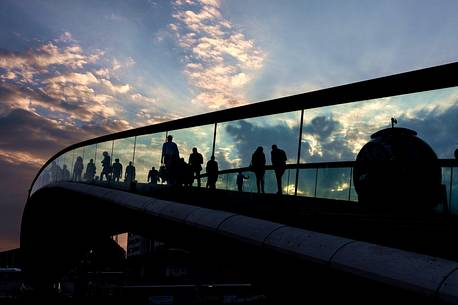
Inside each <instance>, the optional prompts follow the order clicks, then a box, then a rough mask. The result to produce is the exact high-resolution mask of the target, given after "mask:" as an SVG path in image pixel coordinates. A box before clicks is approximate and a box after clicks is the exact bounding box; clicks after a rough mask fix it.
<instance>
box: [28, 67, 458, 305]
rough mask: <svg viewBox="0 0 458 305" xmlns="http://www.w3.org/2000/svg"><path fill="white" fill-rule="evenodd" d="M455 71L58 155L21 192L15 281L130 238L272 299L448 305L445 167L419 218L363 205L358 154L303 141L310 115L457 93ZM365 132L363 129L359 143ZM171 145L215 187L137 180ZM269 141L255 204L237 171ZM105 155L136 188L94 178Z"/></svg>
mask: <svg viewBox="0 0 458 305" xmlns="http://www.w3.org/2000/svg"><path fill="white" fill-rule="evenodd" d="M457 72H458V63H452V64H447V65H443V66H437V67H432V68H428V69H423V70H418V71H412V72H407V73H403V74H398V75H392V76H387V77H382V78H378V79H373V80H368V81H363V82H358V83H354V84H349V85H343V86H339V87H334V88H329V89H323V90H319V91H314V92H309V93H304V94H300V95H295V96H290V97H285V98H280V99H276V100H270V101H266V102H260V103H255V104H250V105H245V106H241V107H237V108H233V109H227V110H221V111H217V112H213V113H207V114H203V115H197V116H193V117H188V118H183V119H179V120H175V121H169V122H164V123H160V124H156V125H151V126H146V127H142V128H137V129H132V130H127V131H123V132H119V133H114V134H110V135H106V136H102V137H99V138H95V139H91V140H88V141H84V142H81V143H78V144H75V145H72V146H70V147H67V148H65V149H64V150H62V151H61V152H59V153H57V154H56V155H55V156H53V157H52V158H51V159H50V160H48V161H47V162H46V164H44V165H43V167H42V168H41V169H40V171H39V172H38V174H37V176H36V177H35V179H34V181H33V183H32V185H31V188H30V191H29V198H28V201H27V204H26V207H25V210H24V214H23V219H22V227H21V250H22V252H23V261H24V271H25V272H26V274H27V275H28V277H29V279H30V281H31V282H32V283H34V284H35V285H37V286H39V285H46V284H47V283H52V282H53V281H55V280H56V279H58V278H59V277H61V276H62V275H63V274H65V272H66V271H68V270H69V269H71V267H72V266H74V265H75V264H76V263H77V262H78V261H79V260H80V259H81V258H82V257H83V256H84V253H86V252H87V251H88V250H89V249H91V247H93V246H94V245H95V244H97V243H98V242H100V240H102V239H104V238H107V237H109V236H112V235H116V234H119V233H123V232H135V233H137V234H141V235H143V236H147V237H150V238H152V239H157V240H162V241H168V242H171V243H174V244H177V245H179V246H180V247H184V248H186V249H192V251H195V252H196V253H199V255H200V256H202V257H204V258H205V259H207V260H208V262H212V261H218V262H224V263H227V264H238V265H239V267H240V266H241V269H242V270H244V272H245V273H246V277H247V278H249V279H251V280H253V281H255V282H259V283H261V285H262V286H263V287H267V288H266V289H267V290H268V291H272V293H273V294H275V292H273V291H281V292H278V294H282V293H283V291H288V295H290V296H295V297H297V296H298V295H300V294H303V293H304V291H306V292H307V293H309V294H310V295H311V296H312V295H313V296H314V297H320V298H322V299H323V300H326V299H328V300H330V299H331V298H334V297H338V298H341V299H345V298H346V299H348V300H352V301H355V300H356V301H361V302H366V301H368V300H369V299H366V298H365V297H363V295H366V294H372V295H373V296H374V295H377V297H376V300H372V299H370V301H379V302H380V303H381V302H386V301H387V300H390V298H391V300H392V299H393V298H395V297H396V300H410V301H411V300H414V301H417V302H423V303H431V302H436V301H437V302H439V301H440V302H445V303H458V271H457V269H458V262H457V261H458V251H457V250H456V249H455V247H453V246H452V245H453V241H454V240H455V238H456V237H455V234H456V232H457V223H458V222H457V221H456V214H457V213H458V191H457V190H458V188H457V185H458V183H457V182H456V177H455V178H454V176H453V175H454V170H455V171H456V167H457V164H456V160H454V159H439V160H438V166H439V167H440V170H441V176H442V177H441V185H442V186H443V191H444V192H443V196H441V197H440V200H439V199H438V200H437V202H434V205H433V207H432V208H430V209H424V208H420V206H421V205H422V204H421V203H420V202H416V201H415V202H410V203H408V204H407V203H406V205H405V207H404V208H401V207H399V206H394V207H393V206H392V205H390V204H388V203H387V205H386V207H383V206H380V205H371V204H370V202H363V201H362V200H360V199H361V198H359V196H358V193H357V191H356V189H355V182H357V181H355V180H354V178H355V166H356V165H357V163H356V161H354V158H355V155H356V153H355V155H354V156H353V160H342V159H344V158H345V157H341V158H340V159H339V158H338V160H332V161H325V160H319V162H317V161H316V159H317V156H319V155H320V152H318V153H314V154H313V153H310V150H311V149H313V148H312V146H311V145H310V144H309V142H310V141H313V139H309V138H307V135H306V134H307V132H308V133H309V135H310V134H311V133H313V131H312V132H310V130H311V129H312V128H313V126H312V124H311V123H310V122H309V121H307V118H308V117H310V116H309V114H310V113H313V114H314V117H321V118H323V117H325V116H319V115H317V113H318V114H319V113H320V111H327V110H326V109H337V110H335V111H348V112H349V113H350V114H351V111H356V110H357V109H358V108H360V107H362V106H363V105H369V104H371V103H375V102H380V101H383V102H384V103H386V105H391V104H396V103H399V104H401V105H403V107H408V106H409V104H408V103H409V102H411V101H412V100H425V101H426V102H431V103H433V102H434V99H433V98H434V97H437V96H443V95H444V94H451V93H452V94H455V95H454V96H456V93H457V92H458V89H457V85H458V78H457V77H456V75H458V73H457ZM332 107H334V108H332ZM374 115H375V114H374ZM387 116H388V117H391V115H390V114H389V113H387ZM326 123H327V121H326V119H324V121H318V122H317V124H318V126H319V125H320V124H326ZM375 131H376V130H372V131H370V130H368V131H367V133H368V134H367V140H368V135H369V134H370V133H372V132H375ZM314 132H316V131H314ZM168 135H173V138H174V141H175V142H176V143H177V144H178V147H179V149H180V152H181V154H182V155H184V156H186V157H187V156H188V154H189V153H190V152H191V150H192V148H193V147H197V148H198V149H199V150H200V152H201V153H202V154H203V155H204V159H205V160H207V159H209V158H210V156H214V157H215V158H216V161H218V162H219V165H220V166H219V169H220V170H219V173H218V180H217V182H216V189H208V188H206V187H205V186H206V184H207V179H208V176H207V175H206V174H203V175H202V177H201V180H202V187H197V186H195V185H194V186H181V185H176V184H173V185H171V184H170V183H169V184H167V183H164V184H160V183H159V184H156V183H148V171H149V170H150V169H151V167H153V166H155V167H157V168H159V166H160V164H161V152H162V144H163V143H164V141H165V139H166V137H167V136H168ZM337 140H338V139H337V138H336V139H335V141H336V142H337ZM271 144H278V145H279V147H280V148H281V149H284V150H285V151H286V154H287V156H288V164H287V166H286V171H285V173H284V175H283V179H282V185H281V191H282V193H283V194H282V195H278V194H275V193H276V192H277V185H276V181H275V174H274V169H273V168H272V166H267V167H266V174H265V191H266V194H262V193H261V194H258V193H257V192H256V191H257V190H256V186H255V181H256V178H255V176H254V175H253V173H252V172H251V168H249V167H247V165H248V164H249V161H250V157H251V153H252V152H253V151H254V150H255V149H256V147H258V146H260V145H261V146H264V147H270V145H271ZM267 145H269V146H267ZM248 152H249V153H248ZM104 153H106V154H108V156H109V157H110V159H109V160H110V161H109V162H110V164H111V165H112V164H113V162H115V161H114V160H115V159H119V160H120V162H121V163H122V164H123V165H124V166H126V165H127V164H128V163H129V162H132V165H133V166H135V168H136V176H135V178H133V179H131V181H127V182H119V181H114V179H113V177H111V178H110V179H106V177H105V179H103V177H102V175H100V174H101V171H102V166H101V162H102V160H104V158H105V156H104ZM336 153H339V150H336ZM79 158H81V161H82V162H83V164H84V167H85V168H86V167H87V164H88V162H89V160H91V159H92V160H93V163H94V165H95V166H96V174H95V175H93V176H91V175H89V176H88V175H83V176H81V173H80V174H78V173H76V172H75V169H76V167H75V162H76V161H77V160H78V159H79ZM418 166H421V164H419V165H418ZM238 172H243V173H244V174H245V175H246V176H248V179H247V180H246V181H245V185H244V189H243V192H238V191H237V186H236V183H235V180H236V175H237V173H238ZM121 180H123V179H121ZM393 200H395V198H393ZM297 279H300V280H297ZM279 287H280V288H279ZM363 292H364V293H363ZM291 298H292V297H291Z"/></svg>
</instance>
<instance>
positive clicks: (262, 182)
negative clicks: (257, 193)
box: [261, 173, 265, 194]
mask: <svg viewBox="0 0 458 305" xmlns="http://www.w3.org/2000/svg"><path fill="white" fill-rule="evenodd" d="M261 191H262V193H263V194H264V193H265V192H264V173H262V176H261Z"/></svg>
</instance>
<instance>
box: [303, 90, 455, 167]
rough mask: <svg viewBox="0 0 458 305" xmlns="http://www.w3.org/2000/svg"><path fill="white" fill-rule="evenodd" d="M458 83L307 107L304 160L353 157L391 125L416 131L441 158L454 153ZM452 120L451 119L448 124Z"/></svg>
mask: <svg viewBox="0 0 458 305" xmlns="http://www.w3.org/2000/svg"><path fill="white" fill-rule="evenodd" d="M457 94H458V87H453V88H445V89H440V90H432V91H425V92H417V93H412V94H405V95H398V96H392V97H385V98H379V99H373V100H367V101H362V102H354V103H348V104H342V105H334V106H328V107H320V108H314V109H307V110H305V112H304V122H303V130H302V132H303V133H302V145H301V162H332V161H352V160H355V158H356V155H357V153H358V152H359V151H360V149H361V147H362V146H363V145H364V144H365V143H367V142H368V141H369V140H370V135H371V134H373V133H374V132H376V131H378V130H381V129H384V128H387V127H391V118H392V117H393V118H396V119H397V122H398V125H397V126H398V127H406V128H410V129H413V130H415V131H416V132H417V133H418V137H420V138H421V139H423V140H424V141H426V142H427V143H428V144H429V145H431V147H432V148H433V149H434V151H435V152H436V153H437V155H438V157H439V158H450V157H452V156H453V151H454V149H455V142H454V141H451V140H450V135H453V134H456V132H455V129H454V128H455V127H454V126H455V124H454V123H453V122H455V120H456V115H457V113H458V103H457V99H456V96H457ZM449 122H450V123H449Z"/></svg>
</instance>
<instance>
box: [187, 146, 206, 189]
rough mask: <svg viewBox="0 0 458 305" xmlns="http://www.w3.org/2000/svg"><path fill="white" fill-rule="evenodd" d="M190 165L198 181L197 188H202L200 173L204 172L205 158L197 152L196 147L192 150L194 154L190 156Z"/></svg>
mask: <svg viewBox="0 0 458 305" xmlns="http://www.w3.org/2000/svg"><path fill="white" fill-rule="evenodd" d="M188 164H189V165H190V166H191V169H192V175H193V177H194V176H195V178H196V179H197V186H198V187H200V171H201V170H202V164H204V158H203V157H202V154H200V153H199V152H198V151H197V148H196V147H194V148H193V149H192V154H190V155H189V160H188ZM193 182H194V178H193Z"/></svg>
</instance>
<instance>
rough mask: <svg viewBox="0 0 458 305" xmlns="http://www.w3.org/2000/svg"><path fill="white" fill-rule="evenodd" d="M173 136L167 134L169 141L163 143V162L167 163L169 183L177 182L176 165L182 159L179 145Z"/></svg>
mask: <svg viewBox="0 0 458 305" xmlns="http://www.w3.org/2000/svg"><path fill="white" fill-rule="evenodd" d="M172 140H173V136H172V135H168V136H167V142H165V143H164V144H163V145H162V157H161V164H164V165H165V169H166V170H167V183H170V184H175V180H176V179H175V178H176V167H177V165H178V160H180V152H179V150H178V146H177V144H176V143H174V142H173V141H172Z"/></svg>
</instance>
